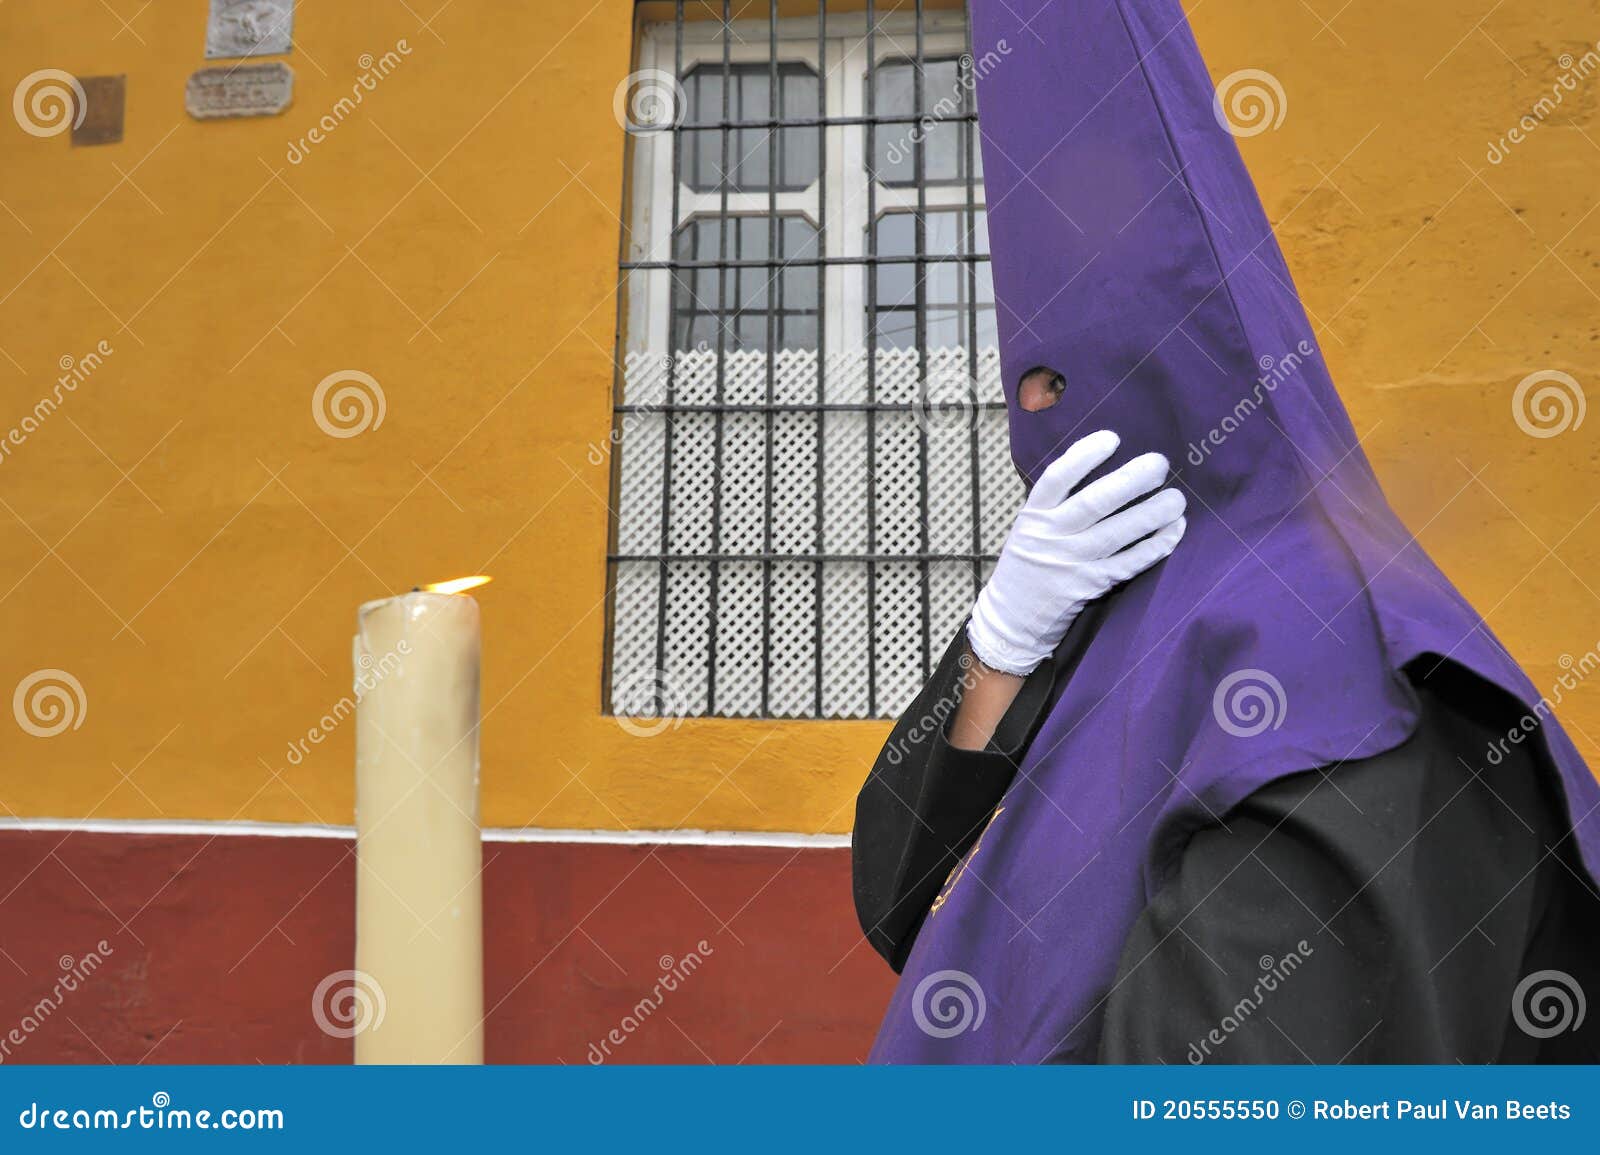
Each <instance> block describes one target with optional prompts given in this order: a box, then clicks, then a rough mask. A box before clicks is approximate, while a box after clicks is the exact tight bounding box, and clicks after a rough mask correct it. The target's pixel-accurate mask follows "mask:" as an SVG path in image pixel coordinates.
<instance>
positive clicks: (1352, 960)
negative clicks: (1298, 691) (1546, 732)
mask: <svg viewBox="0 0 1600 1155" xmlns="http://www.w3.org/2000/svg"><path fill="white" fill-rule="evenodd" d="M1095 612H1097V610H1096V607H1095V606H1091V607H1090V610H1089V613H1091V614H1093V613H1095ZM1093 631H1094V620H1093V619H1092V618H1090V620H1087V621H1080V622H1079V623H1076V624H1075V625H1074V627H1073V630H1072V631H1070V632H1069V634H1068V636H1067V638H1066V639H1065V640H1064V641H1063V643H1062V645H1061V647H1060V648H1059V649H1058V650H1057V652H1056V654H1055V656H1054V658H1053V660H1052V661H1050V662H1047V663H1046V664H1045V665H1044V666H1042V667H1041V668H1040V669H1039V670H1037V671H1035V673H1034V674H1033V675H1031V676H1030V677H1029V678H1028V679H1027V680H1026V682H1025V683H1024V687H1023V690H1022V692H1021V693H1020V694H1019V695H1018V698H1017V700H1016V702H1015V703H1014V704H1013V706H1012V707H1011V709H1010V711H1009V712H1008V713H1007V715H1006V717H1005V719H1004V721H1003V722H1002V724H1001V726H1000V727H999V729H998V731H997V733H996V736H995V739H994V741H993V742H992V743H991V745H990V747H989V748H988V749H986V750H982V751H967V750H958V749H956V748H954V747H952V746H951V745H950V744H949V743H948V741H946V739H945V731H946V727H947V725H948V720H949V718H950V717H951V716H952V715H953V714H954V712H955V706H956V705H957V704H958V703H959V701H960V695H961V690H962V688H963V686H964V684H965V683H964V680H963V676H964V675H965V673H966V669H967V666H966V665H965V662H966V661H968V660H969V659H967V658H966V657H965V655H966V644H965V631H964V630H963V631H961V632H960V633H959V634H958V636H957V637H956V639H955V641H954V642H953V643H952V645H951V646H950V648H949V650H948V651H947V652H946V653H945V655H944V658H943V659H942V660H941V662H940V664H939V667H938V669H937V670H936V671H935V673H934V675H933V677H932V678H931V679H930V680H929V682H928V684H927V686H926V687H924V689H923V691H922V693H921V694H920V695H919V696H918V698H917V699H916V701H915V702H913V703H912V705H911V706H910V708H908V709H907V711H906V713H905V715H904V716H902V718H901V719H900V721H899V723H898V724H897V725H896V726H895V728H894V731H893V732H892V733H891V735H890V737H889V740H888V742H886V743H885V745H884V749H883V752H882V753H881V754H880V755H879V757H878V760H877V763H876V764H875V765H874V767H873V770H872V773H871V775H870V776H869V778H868V780H867V782H866V784H865V785H864V786H863V787H862V790H861V793H860V796H859V797H858V799H857V808H856V826H855V833H854V836H853V841H852V849H853V853H852V861H853V874H854V888H855V900H856V910H857V914H858V917H859V918H860V921H861V925H862V929H863V931H864V932H865V933H866V936H867V939H868V941H869V942H870V943H871V944H872V946H873V947H874V949H876V950H877V951H878V952H879V953H880V954H881V955H883V957H884V958H885V959H886V960H888V962H889V963H890V965H891V966H893V967H894V969H895V970H897V971H898V970H900V969H901V967H902V966H903V965H904V963H905V959H906V955H907V954H908V953H909V951H910V949H911V947H912V945H913V944H914V942H915V939H916V934H917V931H918V928H919V927H920V926H921V924H922V920H923V919H924V917H925V916H926V914H927V911H928V908H929V906H930V904H931V903H932V902H933V901H934V900H935V899H936V897H937V895H938V893H939V891H940V889H941V888H942V886H943V885H944V883H945V881H946V880H947V878H948V877H949V876H950V874H951V872H952V871H953V870H955V869H956V868H957V867H959V866H960V865H961V864H962V857H963V855H965V854H966V853H967V851H968V850H969V849H970V848H971V847H972V845H973V843H974V841H975V840H976V839H977V838H978V836H979V834H980V833H981V831H982V829H983V827H984V825H985V824H986V823H987V822H988V820H989V818H990V816H991V814H992V813H993V811H994V808H995V806H996V805H997V804H998V802H999V800H1000V798H1001V795H1002V794H1003V793H1004V792H1005V790H1006V788H1007V786H1008V785H1009V784H1010V783H1011V780H1012V778H1013V777H1014V775H1015V772H1016V766H1017V764H1018V762H1019V761H1020V760H1021V758H1022V755H1023V753H1024V752H1025V751H1026V749H1027V745H1028V743H1029V742H1030V741H1031V740H1032V738H1033V735H1034V733H1035V731H1036V728H1037V726H1038V724H1039V721H1040V720H1041V719H1042V718H1043V717H1044V715H1045V714H1046V713H1047V712H1048V709H1049V705H1050V703H1051V702H1052V701H1053V699H1054V697H1055V695H1056V694H1057V693H1059V690H1060V687H1061V685H1062V684H1063V682H1064V680H1065V678H1066V677H1068V676H1070V674H1071V672H1072V669H1073V667H1074V665H1075V664H1076V660H1077V655H1078V653H1079V652H1080V651H1081V649H1082V647H1083V645H1085V644H1086V642H1087V638H1088V637H1089V636H1091V635H1092V633H1093ZM1407 673H1408V675H1409V676H1410V677H1411V678H1412V680H1413V683H1414V684H1415V685H1416V686H1417V689H1418V693H1419V696H1420V698H1421V700H1422V703H1423V713H1422V722H1421V724H1420V725H1419V726H1418V729H1417V733H1416V734H1415V735H1414V736H1413V737H1412V738H1411V739H1410V740H1409V741H1407V742H1406V743H1405V744H1403V745H1402V746H1399V747H1397V748H1396V749H1394V750H1391V751H1388V752H1387V753H1384V754H1382V755H1379V756H1378V757H1375V758H1370V759H1364V760H1361V761H1352V762H1345V763H1340V764H1338V765H1335V766H1328V767H1323V768H1321V769H1318V770H1316V771H1313V772H1310V773H1305V774H1299V775H1294V776H1292V777H1289V778H1285V779H1282V780H1280V781H1277V782H1274V783H1272V784H1271V785H1269V786H1267V787H1264V788H1263V789H1261V790H1259V791H1257V792H1256V793H1254V794H1252V795H1250V796H1249V797H1248V798H1247V799H1246V800H1245V801H1244V802H1243V803H1242V804H1240V805H1239V806H1237V807H1236V808H1234V809H1233V810H1231V811H1230V812H1229V813H1227V814H1225V815H1217V816H1216V823H1215V824H1214V825H1212V826H1210V827H1207V828H1206V829H1204V830H1202V831H1200V832H1199V833H1197V834H1196V835H1195V836H1194V837H1193V838H1192V839H1191V841H1190V843H1189V845H1188V846H1187V848H1186V849H1185V851H1184V853H1183V855H1182V858H1181V862H1180V866H1179V869H1178V870H1177V871H1176V872H1174V874H1173V875H1172V876H1171V878H1170V879H1169V880H1168V881H1167V882H1166V884H1165V885H1164V886H1163V887H1162V889H1161V890H1160V891H1159V892H1158V893H1156V894H1153V895H1151V896H1149V903H1148V906H1147V907H1146V909H1145V911H1144V913H1143V915H1142V916H1141V918H1140V919H1139V920H1138V922H1137V924H1136V925H1135V927H1134V929H1133V931H1132V933H1131V934H1130V935H1129V936H1128V938H1127V941H1126V943H1125V945H1124V948H1123V953H1122V958H1121V962H1120V965H1119V967H1118V971H1117V977H1116V981H1115V982H1114V983H1113V984H1112V986H1111V988H1110V990H1109V991H1108V993H1107V995H1106V996H1105V1003H1106V1020H1105V1029H1104V1032H1103V1035H1102V1040H1101V1050H1100V1057H1101V1059H1102V1061H1105V1062H1119V1063H1157V1062H1166V1063H1183V1062H1188V1063H1201V1062H1235V1063H1237V1062H1258V1063H1305V1062H1314V1063H1338V1062H1366V1063H1446V1062H1463V1063H1482V1062H1514V1063H1532V1062H1600V1011H1597V1012H1596V1014H1595V1015H1594V1016H1593V1017H1590V1016H1587V1015H1585V1016H1584V1018H1583V1020H1582V1021H1581V1022H1578V1023H1576V1024H1573V1023H1572V1022H1571V1020H1572V1018H1573V1017H1574V1015H1575V1012H1576V1006H1573V1004H1571V1003H1570V1002H1569V1004H1568V1005H1569V1006H1573V1013H1569V1014H1568V1015H1567V1016H1566V1018H1567V1023H1566V1025H1564V1026H1563V1027H1562V1029H1560V1030H1559V1031H1553V1032H1549V1031H1548V1027H1549V1026H1551V1025H1553V1024H1554V1022H1555V1021H1556V1018H1555V1016H1556V1013H1557V1012H1558V1011H1559V1010H1560V1007H1559V1006H1557V1005H1554V1004H1551V1003H1550V1002H1549V1001H1548V1000H1549V999H1550V998H1551V997H1553V996H1552V995H1551V993H1550V992H1551V990H1553V989H1554V988H1553V987H1552V986H1551V984H1552V983H1555V984H1557V985H1559V986H1560V988H1561V989H1563V990H1565V991H1567V992H1568V995H1567V997H1568V998H1569V1000H1570V999H1572V998H1573V997H1575V998H1576V999H1577V1000H1578V1001H1579V1002H1580V1003H1581V1002H1584V1001H1586V999H1587V997H1588V996H1590V995H1600V894H1596V892H1595V890H1594V887H1593V885H1592V883H1590V882H1589V880H1588V876H1587V875H1586V874H1585V872H1584V871H1583V869H1582V868H1581V866H1580V865H1579V864H1578V862H1577V857H1576V847H1575V846H1574V845H1573V842H1572V839H1571V838H1570V831H1571V826H1570V818H1569V816H1568V815H1567V814H1566V812H1565V805H1564V803H1563V801H1562V795H1561V792H1560V790H1559V788H1558V787H1557V786H1556V784H1555V779H1554V777H1553V771H1552V769H1551V768H1550V767H1548V766H1546V765H1543V764H1542V762H1541V759H1540V758H1539V756H1538V754H1537V753H1536V751H1535V750H1534V745H1535V744H1533V743H1524V744H1522V745H1520V746H1515V747H1512V748H1510V749H1509V750H1508V751H1507V752H1506V754H1505V757H1504V758H1503V759H1502V760H1501V761H1500V762H1499V763H1498V764H1494V765H1489V766H1487V767H1485V766H1484V763H1485V757H1484V755H1485V751H1486V750H1487V749H1488V748H1489V746H1490V744H1491V743H1493V742H1494V741H1495V740H1496V739H1497V738H1500V737H1502V736H1503V735H1504V734H1505V732H1506V729H1507V727H1508V726H1509V725H1510V724H1512V723H1514V722H1515V720H1516V718H1517V716H1518V715H1519V714H1520V712H1521V711H1519V710H1518V709H1517V708H1516V706H1515V704H1514V703H1513V702H1511V701H1510V700H1509V699H1508V698H1506V697H1505V696H1504V695H1503V694H1501V693H1500V692H1499V691H1498V690H1496V689H1495V688H1494V687H1492V686H1489V685H1488V684H1487V683H1484V682H1482V681H1480V680H1478V679H1477V678H1476V677H1475V676H1473V675H1472V674H1470V673H1469V672H1467V671H1465V670H1464V669H1462V668H1461V667H1458V666H1456V665H1454V664H1453V663H1450V662H1435V661H1434V660H1431V659H1430V660H1427V661H1425V662H1422V663H1419V664H1418V665H1417V666H1416V667H1414V668H1412V669H1409V670H1408V671H1407ZM1024 804H1025V800H1024ZM1285 943H1292V944H1295V946H1294V947H1293V948H1292V949H1291V950H1289V951H1288V953H1287V954H1286V953H1285V952H1284V944H1285ZM1550 976H1556V977H1555V978H1551V977H1550ZM1541 999H1543V1000H1545V1001H1544V1002H1543V1003H1541V1002H1540V1000H1541ZM1541 1016H1544V1017H1543V1018H1541ZM1547 1032H1548V1033H1547Z"/></svg>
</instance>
